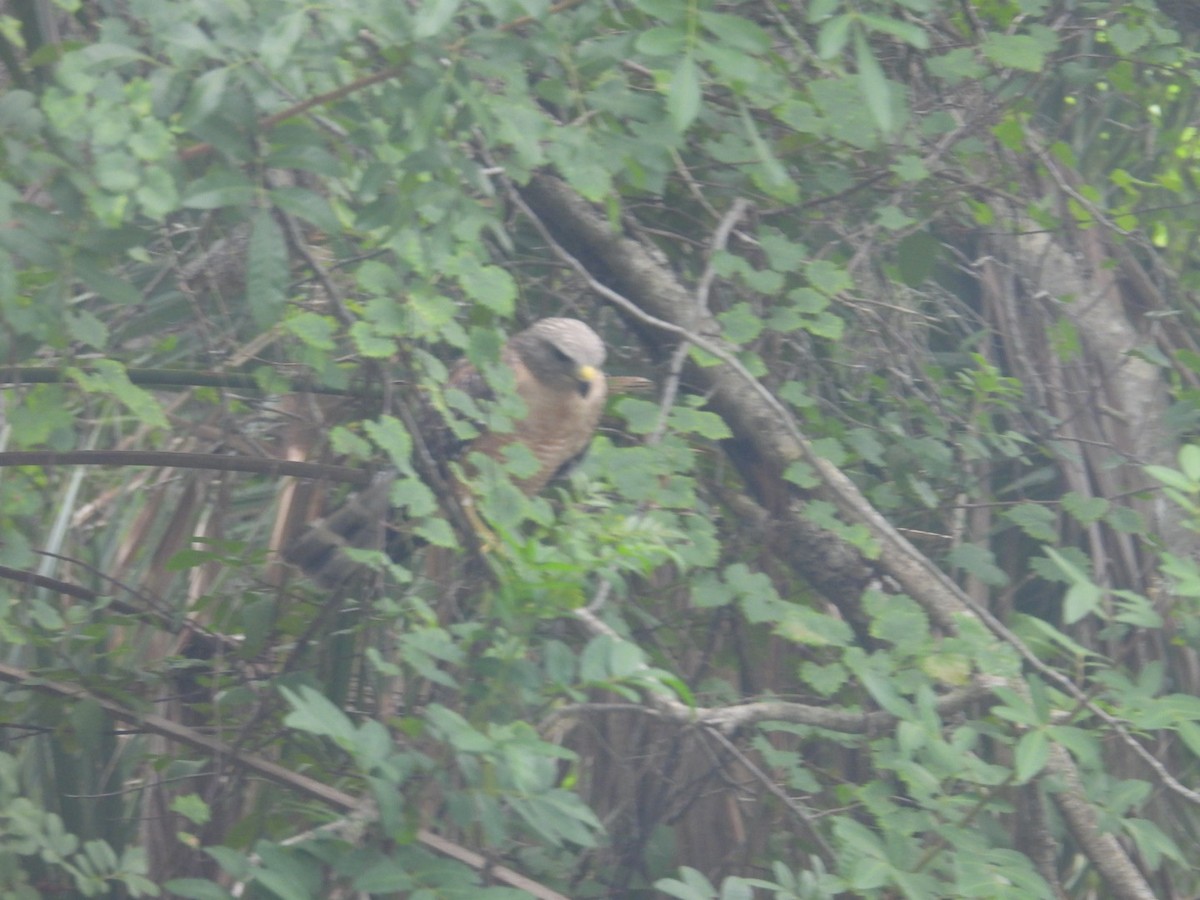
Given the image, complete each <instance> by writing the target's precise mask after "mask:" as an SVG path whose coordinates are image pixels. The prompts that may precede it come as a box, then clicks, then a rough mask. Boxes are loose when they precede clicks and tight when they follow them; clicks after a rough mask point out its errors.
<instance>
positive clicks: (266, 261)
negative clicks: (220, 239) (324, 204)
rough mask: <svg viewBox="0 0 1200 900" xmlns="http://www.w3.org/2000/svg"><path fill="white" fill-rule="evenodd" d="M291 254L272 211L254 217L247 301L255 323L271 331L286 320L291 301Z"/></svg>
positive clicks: (247, 280)
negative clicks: (288, 284) (285, 308)
mask: <svg viewBox="0 0 1200 900" xmlns="http://www.w3.org/2000/svg"><path fill="white" fill-rule="evenodd" d="M287 283H288V254H287V244H286V243H285V242H284V239H283V229H281V228H280V227H279V224H278V223H277V222H276V221H275V217H274V216H273V215H272V214H271V212H270V210H266V209H260V210H259V211H258V213H257V215H255V217H254V222H253V225H252V226H251V231H250V243H249V246H248V247H247V250H246V302H247V305H248V306H249V307H250V315H251V317H252V318H253V319H254V324H255V325H257V326H258V327H259V328H261V329H267V328H270V327H271V326H273V325H275V324H277V323H278V322H279V321H280V319H281V318H282V317H283V308H284V304H285V303H286V301H287Z"/></svg>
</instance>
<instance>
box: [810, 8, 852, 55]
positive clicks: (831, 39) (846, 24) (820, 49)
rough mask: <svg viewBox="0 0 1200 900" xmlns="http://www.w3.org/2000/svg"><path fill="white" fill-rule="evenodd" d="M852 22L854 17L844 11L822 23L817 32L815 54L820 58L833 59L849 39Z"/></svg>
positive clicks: (843, 48) (844, 47)
mask: <svg viewBox="0 0 1200 900" xmlns="http://www.w3.org/2000/svg"><path fill="white" fill-rule="evenodd" d="M853 22H854V17H853V16H851V15H850V14H849V13H844V14H842V15H840V16H834V17H833V18H832V19H829V20H827V21H826V22H825V23H823V24H822V25H821V29H820V31H818V32H817V56H819V57H820V58H821V59H833V58H834V57H835V56H837V55H838V54H839V53H841V52H842V51H843V50H845V49H846V44H847V43H849V41H850V26H851V24H852V23H853Z"/></svg>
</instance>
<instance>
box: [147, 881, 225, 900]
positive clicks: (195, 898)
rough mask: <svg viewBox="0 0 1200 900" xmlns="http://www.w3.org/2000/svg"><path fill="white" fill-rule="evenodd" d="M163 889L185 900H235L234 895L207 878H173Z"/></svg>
mask: <svg viewBox="0 0 1200 900" xmlns="http://www.w3.org/2000/svg"><path fill="white" fill-rule="evenodd" d="M163 887H165V888H166V889H167V890H168V891H170V892H171V894H172V895H174V896H176V897H183V898H185V900H233V894H231V893H229V891H227V890H225V889H224V888H223V887H221V886H220V885H218V884H216V883H215V882H212V881H209V880H208V879H207V878H173V879H171V880H170V881H168V882H167V883H166V884H165V885H163Z"/></svg>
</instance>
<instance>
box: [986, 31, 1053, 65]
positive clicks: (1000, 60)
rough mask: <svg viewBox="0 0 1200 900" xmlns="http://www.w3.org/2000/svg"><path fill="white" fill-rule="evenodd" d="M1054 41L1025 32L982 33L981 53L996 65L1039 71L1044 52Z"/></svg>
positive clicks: (1050, 48)
mask: <svg viewBox="0 0 1200 900" xmlns="http://www.w3.org/2000/svg"><path fill="white" fill-rule="evenodd" d="M1055 43H1056V41H1054V40H1053V39H1051V40H1050V41H1047V40H1046V39H1045V38H1043V39H1040V40H1039V39H1037V38H1034V37H1031V36H1030V35H1027V34H998V33H996V32H994V31H993V32H989V33H987V34H986V35H984V40H983V55H984V56H986V57H987V58H988V59H989V60H991V61H992V62H993V63H995V64H996V65H998V66H1002V67H1004V68H1006V69H1022V70H1024V71H1026V72H1040V71H1042V69H1043V68H1045V65H1046V53H1047V52H1048V51H1050V50H1052V49H1053V48H1054V45H1055Z"/></svg>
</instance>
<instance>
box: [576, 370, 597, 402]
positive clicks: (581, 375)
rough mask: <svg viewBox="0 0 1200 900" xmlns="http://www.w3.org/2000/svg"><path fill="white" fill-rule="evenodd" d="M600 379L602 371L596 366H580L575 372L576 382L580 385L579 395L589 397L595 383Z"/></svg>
mask: <svg viewBox="0 0 1200 900" xmlns="http://www.w3.org/2000/svg"><path fill="white" fill-rule="evenodd" d="M599 377H600V371H599V370H598V369H596V368H595V367H594V366H580V367H579V368H577V369H576V370H575V380H576V381H577V382H578V383H579V394H580V396H582V397H586V396H587V395H588V391H589V390H591V387H592V384H593V382H595V380H596V379H597V378H599Z"/></svg>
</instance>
